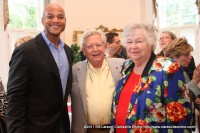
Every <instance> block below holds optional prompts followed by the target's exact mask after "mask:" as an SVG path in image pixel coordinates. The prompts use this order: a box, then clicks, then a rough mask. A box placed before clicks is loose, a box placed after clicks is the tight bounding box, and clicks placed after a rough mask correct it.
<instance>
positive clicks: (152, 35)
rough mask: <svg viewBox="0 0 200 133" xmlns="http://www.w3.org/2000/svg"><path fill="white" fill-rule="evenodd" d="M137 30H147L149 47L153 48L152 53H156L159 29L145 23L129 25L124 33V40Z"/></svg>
mask: <svg viewBox="0 0 200 133" xmlns="http://www.w3.org/2000/svg"><path fill="white" fill-rule="evenodd" d="M136 29H144V30H145V33H146V36H145V37H146V39H147V42H148V44H149V45H151V46H152V51H154V50H155V48H156V41H157V36H156V32H157V29H156V28H155V26H153V25H150V24H148V23H145V22H141V23H131V24H128V25H126V27H125V28H124V32H123V36H124V38H125V39H126V38H127V37H128V36H129V34H130V32H133V31H135V30H136Z"/></svg>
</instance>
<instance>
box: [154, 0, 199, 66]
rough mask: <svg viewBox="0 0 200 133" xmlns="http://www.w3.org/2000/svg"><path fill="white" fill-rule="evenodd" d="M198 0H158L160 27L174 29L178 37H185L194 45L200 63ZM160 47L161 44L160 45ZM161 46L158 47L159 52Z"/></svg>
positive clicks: (194, 54) (195, 55)
mask: <svg viewBox="0 0 200 133" xmlns="http://www.w3.org/2000/svg"><path fill="white" fill-rule="evenodd" d="M195 2H196V0H157V4H158V29H159V32H160V33H161V32H162V31H164V30H169V31H172V32H173V33H175V34H176V35H177V37H185V38H186V39H187V40H188V42H189V43H190V44H191V45H192V46H193V48H194V52H193V53H192V54H193V56H194V58H195V62H196V64H198V63H200V60H199V58H200V52H198V51H197V50H198V49H199V46H198V44H199V39H198V38H199V37H198V36H199V35H198V33H199V25H198V17H199V16H198V9H197V6H196V4H195ZM158 47H159V46H158ZM159 51H160V48H157V49H156V52H159Z"/></svg>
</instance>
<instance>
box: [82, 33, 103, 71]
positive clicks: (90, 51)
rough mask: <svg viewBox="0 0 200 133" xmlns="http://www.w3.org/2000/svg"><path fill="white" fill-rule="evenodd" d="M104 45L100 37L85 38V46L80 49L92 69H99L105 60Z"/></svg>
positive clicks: (97, 35) (96, 35)
mask: <svg viewBox="0 0 200 133" xmlns="http://www.w3.org/2000/svg"><path fill="white" fill-rule="evenodd" d="M105 49H106V46H105V44H103V43H102V39H101V35H99V34H95V35H90V36H88V37H87V38H86V41H85V45H84V47H83V48H82V50H83V53H84V54H85V56H86V58H87V60H88V61H89V62H90V63H91V64H92V66H93V67H95V68H99V67H101V65H102V63H103V60H104V58H105Z"/></svg>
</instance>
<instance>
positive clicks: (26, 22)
mask: <svg viewBox="0 0 200 133" xmlns="http://www.w3.org/2000/svg"><path fill="white" fill-rule="evenodd" d="M8 3H9V14H10V24H9V28H15V29H39V27H40V26H39V24H40V21H39V18H40V16H41V11H42V10H43V8H44V1H41V0H15V1H13V0H8Z"/></svg>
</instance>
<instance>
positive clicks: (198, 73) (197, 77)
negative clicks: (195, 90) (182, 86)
mask: <svg viewBox="0 0 200 133" xmlns="http://www.w3.org/2000/svg"><path fill="white" fill-rule="evenodd" d="M192 81H193V82H194V83H196V84H198V83H199V82H200V64H198V66H197V67H196V69H195V70H194V73H193V77H192Z"/></svg>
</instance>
